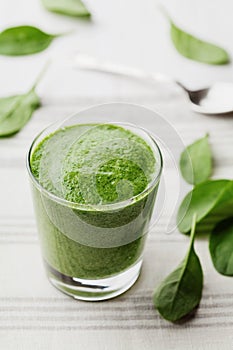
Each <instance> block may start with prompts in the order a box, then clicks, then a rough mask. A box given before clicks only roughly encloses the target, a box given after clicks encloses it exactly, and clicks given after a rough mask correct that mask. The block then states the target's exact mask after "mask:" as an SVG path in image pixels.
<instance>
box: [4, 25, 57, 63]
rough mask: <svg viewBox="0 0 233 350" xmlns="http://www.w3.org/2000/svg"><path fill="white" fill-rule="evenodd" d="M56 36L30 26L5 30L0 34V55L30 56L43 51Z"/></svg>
mask: <svg viewBox="0 0 233 350" xmlns="http://www.w3.org/2000/svg"><path fill="white" fill-rule="evenodd" d="M57 36H58V35H51V34H47V33H45V32H42V31H41V30H40V29H38V28H36V27H31V26H20V27H12V28H8V29H5V30H4V31H3V32H1V33H0V55H8V56H21V55H30V54H33V53H36V52H40V51H43V50H45V49H46V48H47V47H48V46H49V45H50V43H51V42H52V41H53V39H54V38H56V37H57Z"/></svg>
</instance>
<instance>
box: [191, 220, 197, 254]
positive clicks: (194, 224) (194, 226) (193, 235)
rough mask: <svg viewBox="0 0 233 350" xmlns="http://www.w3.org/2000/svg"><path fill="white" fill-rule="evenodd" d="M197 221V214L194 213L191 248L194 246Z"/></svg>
mask: <svg viewBox="0 0 233 350" xmlns="http://www.w3.org/2000/svg"><path fill="white" fill-rule="evenodd" d="M196 221H197V214H196V213H194V214H193V218H192V226H191V233H190V248H191V247H192V246H193V242H194V237H195V229H196Z"/></svg>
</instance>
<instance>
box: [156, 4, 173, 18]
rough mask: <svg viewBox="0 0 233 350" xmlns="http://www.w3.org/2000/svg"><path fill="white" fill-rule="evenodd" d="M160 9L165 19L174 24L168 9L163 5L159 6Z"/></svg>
mask: <svg viewBox="0 0 233 350" xmlns="http://www.w3.org/2000/svg"><path fill="white" fill-rule="evenodd" d="M158 8H159V10H160V11H161V13H162V14H163V15H164V17H165V18H166V19H167V20H168V21H169V22H171V23H172V20H171V18H170V16H169V14H168V11H167V10H166V8H165V7H164V6H163V5H161V4H159V5H158Z"/></svg>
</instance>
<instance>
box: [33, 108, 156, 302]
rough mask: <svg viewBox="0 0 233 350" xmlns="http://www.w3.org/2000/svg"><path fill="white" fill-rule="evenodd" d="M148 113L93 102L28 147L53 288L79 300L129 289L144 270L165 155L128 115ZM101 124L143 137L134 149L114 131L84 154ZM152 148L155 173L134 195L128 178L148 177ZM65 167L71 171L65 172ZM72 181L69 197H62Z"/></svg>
mask: <svg viewBox="0 0 233 350" xmlns="http://www.w3.org/2000/svg"><path fill="white" fill-rule="evenodd" d="M140 113H141V114H140ZM145 113H146V109H145V108H142V107H139V106H135V105H128V104H118V103H113V104H105V105H100V106H96V107H92V108H89V109H87V110H84V111H82V112H79V113H77V114H76V115H74V116H72V117H70V118H68V119H66V120H65V121H64V122H62V123H60V122H59V123H56V124H53V125H52V126H50V127H48V128H47V129H45V130H44V131H43V132H42V133H41V134H40V135H39V136H37V137H36V139H35V140H34V142H33V143H32V146H31V148H30V150H29V153H28V157H27V169H28V173H29V176H30V179H31V184H32V193H33V203H34V208H35V214H36V220H37V227H38V233H39V240H40V245H41V251H42V256H43V260H44V263H45V268H46V271H47V275H48V278H49V280H50V282H51V283H52V284H53V285H54V286H55V287H57V288H58V289H59V290H61V291H63V292H64V293H66V294H68V295H70V296H72V297H74V298H76V299H82V300H91V301H93V300H104V299H109V298H112V297H115V296H117V295H119V294H121V293H123V292H125V291H126V290H127V289H129V288H130V287H131V286H132V285H133V284H134V282H135V281H136V280H137V278H138V276H139V274H140V269H141V265H142V255H143V249H144V244H145V240H146V236H147V233H148V230H149V225H150V220H151V216H152V212H153V208H154V202H155V198H156V194H157V190H158V186H159V180H160V176H161V171H162V156H161V152H160V149H159V147H158V145H157V143H156V141H155V140H154V138H153V137H152V136H151V135H150V134H149V133H148V131H146V130H145V129H143V128H142V127H140V126H137V125H134V124H132V123H128V121H131V120H132V119H131V118H130V116H132V115H134V116H137V117H136V120H134V122H135V121H136V122H137V120H138V116H139V115H141V118H142V120H143V114H145ZM150 113H151V111H150ZM100 125H107V126H108V125H112V126H114V127H115V126H116V127H117V128H118V127H120V128H124V130H127V132H130V133H133V134H134V135H137V136H138V137H140V139H142V140H143V142H142V143H141V142H134V141H133V142H134V143H133V151H132V142H130V144H129V145H128V144H127V142H128V141H127V140H125V138H121V137H118V138H116V139H112V138H111V135H110V134H109V139H107V140H106V139H105V140H104V142H102V143H101V145H100V142H99V141H98V142H99V143H98V146H96V147H92V151H91V152H89V153H88V152H86V153H85V148H83V150H84V152H83V151H82V152H81V151H80V147H83V146H82V145H83V143H85V142H86V141H85V140H86V139H87V135H89V134H93V132H95V133H96V130H97V129H96V128H98V127H99V126H100ZM77 126H79V128H78V129H77ZM80 126H81V127H80ZM109 128H110V129H111V127H109ZM67 130H68V132H69V133H68V132H67ZM77 130H82V131H80V132H78V131H77ZM51 135H53V136H51ZM54 135H55V137H54ZM56 135H60V136H59V137H57V136H56ZM130 135H132V134H130ZM97 138H98V133H97ZM43 140H46V142H44V141H43ZM83 140H84V141H83ZM95 141H96V140H93V139H92V140H90V142H95ZM43 142H44V144H43V146H41V144H42V143H43ZM88 147H89V146H88ZM130 148H131V149H130ZM38 149H40V152H38V151H36V150H38ZM129 149H130V151H129V156H127V155H126V154H128V153H127V152H128V150H129ZM148 150H150V151H148ZM36 152H37V153H38V154H39V156H38V154H37V153H36ZM77 152H81V153H80V154H82V157H83V158H82V159H81V161H82V167H81V168H80V169H81V170H80V169H79V178H78V180H79V188H80V189H81V190H80V191H81V192H82V193H81V194H82V198H84V200H83V202H82V201H81V202H80V201H79V202H77V201H76V200H75V198H74V199H72V198H73V197H72V195H73V192H72V191H73V189H74V188H75V184H76V183H75V179H76V178H75V176H76V173H75V170H74V169H75V166H76V165H75V164H74V165H73V163H72V159H73V158H72V156H73V154H75V155H76V154H77ZM122 152H123V153H124V156H125V155H126V157H129V158H127V167H128V166H129V164H130V167H131V166H132V169H131V170H130V171H128V170H127V169H128V168H127V169H126V167H124V166H123V167H122V164H121V163H122V162H124V159H123V158H122V157H123V156H122ZM148 152H150V154H153V156H154V157H153V159H155V164H154V169H153V174H152V176H151V177H150V180H148V183H147V185H146V187H145V188H144V189H143V191H142V192H140V193H138V194H136V195H134V194H133V190H132V184H131V183H130V182H131V179H132V178H133V179H134V180H133V181H134V184H135V183H137V175H136V173H137V172H139V173H138V174H139V175H140V174H142V178H146V176H147V172H148V169H147V168H146V167H147V165H146V163H147V160H148V159H147V153H148ZM35 154H36V156H35ZM78 154H79V153H78ZM138 154H139V156H138ZM103 155H104V156H103ZM33 157H34V158H33ZM143 157H144V158H145V159H144V158H143ZM32 159H33V161H32ZM119 159H120V160H119ZM112 163H114V166H113V167H112V168H111V169H114V171H117V173H118V180H119V179H120V180H119V181H118V183H117V184H115V183H114V181H112V183H110V184H109V183H108V179H109V177H108V176H111V173H110V172H109V164H112ZM106 164H107V167H106ZM67 167H68V168H70V172H69V173H68V177H67V176H66V177H64V176H63V174H64V168H65V170H66V169H67ZM73 167H74V168H73ZM150 170H151V172H152V169H150ZM121 171H122V174H120V175H119V172H121ZM71 176H72V178H71ZM140 176H141V175H140ZM44 178H46V181H44V182H43V180H44ZM64 179H65V180H64ZM67 179H68V180H67ZM106 179H107V180H106ZM64 181H66V182H64ZM72 181H73V182H72ZM106 181H107V182H106ZM138 181H139V180H138ZM67 184H68V190H69V191H70V192H69V193H70V197H69V198H68V199H67V198H65V196H64V186H66V185H67ZM139 185H140V184H139ZM72 186H73V187H72ZM106 186H115V187H114V188H115V189H116V198H115V199H114V200H113V199H112V198H111V199H110V200H108V199H107V200H99V196H100V195H101V188H102V189H103V187H104V193H105V195H106V193H107V192H106V188H107V187H106ZM130 191H131V192H130ZM90 193H91V198H92V199H93V194H94V195H95V196H96V198H97V199H95V201H94V202H93V201H92V202H91V201H90V200H89V199H90V198H89V196H90ZM114 193H115V192H114ZM125 198H126V199H125Z"/></svg>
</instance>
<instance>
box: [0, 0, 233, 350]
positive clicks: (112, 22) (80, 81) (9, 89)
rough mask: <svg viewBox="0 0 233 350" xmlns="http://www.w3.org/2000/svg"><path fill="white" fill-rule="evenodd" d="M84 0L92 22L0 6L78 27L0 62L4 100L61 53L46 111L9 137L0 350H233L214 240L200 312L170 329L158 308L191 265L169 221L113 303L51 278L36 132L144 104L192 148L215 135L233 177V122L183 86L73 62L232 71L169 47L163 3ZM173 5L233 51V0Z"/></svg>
mask: <svg viewBox="0 0 233 350" xmlns="http://www.w3.org/2000/svg"><path fill="white" fill-rule="evenodd" d="M87 2H88V4H89V7H90V10H91V11H92V12H93V14H94V16H93V22H92V23H91V24H89V23H87V22H84V21H81V20H76V19H69V18H66V17H63V16H58V15H54V14H51V13H48V12H46V11H45V10H44V9H43V8H42V6H41V5H40V2H39V1H37V0H21V1H16V0H8V1H3V0H2V1H1V2H0V25H1V28H4V27H6V26H10V25H17V24H26V23H30V24H35V25H37V26H40V27H41V28H43V29H45V30H47V31H51V32H63V31H65V32H66V31H70V30H71V29H72V30H75V32H74V33H73V34H72V35H70V36H66V37H63V38H61V39H58V40H57V41H56V42H54V43H53V44H52V46H51V48H49V49H48V50H47V51H46V52H44V53H41V54H38V55H34V56H28V57H20V58H9V57H0V76H1V84H0V94H1V96H3V95H7V94H13V93H16V92H20V91H24V90H25V89H27V88H28V87H29V86H30V85H31V84H32V83H33V81H34V79H35V77H36V75H37V74H38V72H39V71H40V69H41V68H42V66H43V65H44V63H45V62H46V61H47V60H48V58H50V57H53V58H56V62H55V63H53V65H52V66H51V68H50V69H49V71H48V73H47V75H46V77H45V79H44V80H43V82H42V83H41V84H40V86H39V88H38V93H39V94H40V96H41V98H42V102H43V106H42V107H41V108H40V109H39V110H38V111H36V113H35V114H34V116H33V119H32V120H31V121H30V123H28V125H27V126H26V127H25V128H24V130H23V131H22V132H20V133H19V134H18V135H16V136H15V137H13V138H9V139H0V169H1V171H0V193H1V196H0V209H1V210H0V212H1V213H0V349H4V350H5V349H7V350H8V349H10V350H13V349H14V350H15V349H17V350H18V349H19V350H21V349H23V350H24V349H48V348H50V349H56V350H57V349H59V350H60V349H69V350H70V349H71V350H73V349H84V348H85V349H88V350H89V349H106V350H107V349H114V350H115V349H116V350H119V349H126V350H128V349H145V350H147V349H159V350H163V349H166V350H167V349H199V350H200V349H204V350H208V349H211V350H215V349H216V350H217V349H223V350H232V348H233V332H232V329H233V280H232V279H231V278H226V277H223V276H220V275H219V274H217V272H216V271H215V270H214V269H213V267H212V263H211V261H210V257H209V253H208V245H207V241H205V240H201V241H198V242H197V244H196V246H197V251H198V253H199V255H200V258H201V262H202V264H203V269H204V274H205V287H204V292H203V299H202V302H201V305H200V308H199V309H198V312H197V314H196V317H195V318H194V319H193V320H191V321H189V322H188V323H186V324H184V325H179V326H178V325H172V324H170V323H167V322H166V321H164V320H162V319H161V318H160V317H159V315H158V313H157V312H156V311H155V310H154V309H153V305H152V299H151V294H152V291H153V289H154V286H156V285H157V284H158V283H159V281H160V280H161V279H162V278H163V277H164V276H165V275H166V274H167V273H169V272H170V271H171V270H172V269H173V268H174V266H175V265H176V264H177V263H178V262H179V261H180V260H181V259H182V257H183V255H184V253H185V251H186V248H187V244H188V241H187V238H186V237H184V236H182V235H181V234H179V233H178V232H177V231H176V232H175V233H174V234H172V235H170V236H168V235H165V234H164V227H165V225H166V221H167V220H168V218H166V217H163V218H162V219H161V221H160V222H159V223H158V225H157V226H156V228H155V229H154V230H153V232H151V234H150V237H149V239H148V243H147V248H146V252H145V261H144V266H143V271H142V275H141V277H140V279H139V281H138V282H137V283H136V285H135V286H134V287H133V288H132V289H131V290H130V291H129V292H127V293H126V294H124V295H123V296H121V297H119V298H117V299H115V300H111V301H108V302H102V303H85V302H78V301H73V300H72V299H71V298H69V297H66V296H64V295H63V294H61V293H59V292H58V291H57V290H55V289H54V288H53V287H52V286H51V285H50V284H49V283H48V281H47V279H46V277H45V273H44V270H43V266H42V261H41V257H40V250H39V245H38V241H37V235H36V226H35V221H34V216H33V209H32V202H31V195H30V188H29V183H28V178H27V174H26V170H25V157H26V152H27V150H28V147H29V145H30V143H31V141H32V140H33V138H34V136H35V135H36V134H37V133H38V132H39V131H41V130H42V129H43V128H44V127H46V126H47V125H48V124H50V123H51V122H53V121H56V120H58V119H62V118H65V117H67V116H68V115H69V114H71V113H74V112H76V111H78V110H80V109H82V108H84V107H88V106H91V105H93V104H97V103H102V102H111V101H123V102H133V103H138V104H141V105H144V106H147V107H150V108H153V109H155V110H157V111H159V112H160V113H161V114H162V115H163V116H164V117H165V118H166V119H167V120H168V121H169V122H170V123H171V124H172V125H173V126H174V127H175V128H176V129H177V131H178V133H179V135H180V137H181V138H182V139H183V141H184V143H185V144H187V143H190V142H192V141H193V140H194V139H195V138H197V137H201V136H202V135H203V134H204V133H206V132H209V133H210V141H211V145H212V147H213V152H214V157H215V171H214V177H216V178H223V177H226V178H232V173H233V158H232V149H233V118H232V116H228V117H224V116H219V117H209V116H203V115H198V114H195V113H192V112H191V111H190V109H189V106H188V104H187V102H186V100H185V96H184V94H183V93H182V92H181V91H179V89H178V88H176V87H175V86H172V85H169V86H166V85H161V84H158V85H156V86H154V87H152V86H146V85H142V84H139V83H136V82H133V81H129V80H127V79H122V78H117V77H115V78H113V77H109V76H102V75H99V74H94V73H86V72H85V73H84V72H78V71H75V70H73V69H71V68H70V67H69V65H68V63H67V61H66V59H65V58H67V57H70V56H71V55H72V54H73V53H75V52H76V51H81V52H87V53H90V54H93V55H96V56H98V57H99V58H104V59H108V60H111V61H114V62H119V63H124V64H128V65H131V66H135V67H141V68H143V69H146V70H148V71H159V72H163V73H165V74H167V75H169V76H174V77H176V78H177V79H178V78H179V79H180V80H181V81H183V82H184V83H186V84H187V85H188V86H192V87H195V86H200V85H201V84H204V85H205V84H206V83H208V82H210V81H214V80H228V81H232V80H233V79H232V78H233V77H232V65H229V66H226V67H212V66H207V65H202V64H198V63H194V62H191V61H188V60H186V59H185V58H182V57H181V56H179V55H178V54H177V53H176V51H175V50H174V49H173V47H172V46H171V43H170V41H169V36H168V24H167V23H166V20H165V19H164V17H163V16H162V14H161V13H160V12H159V10H158V7H157V5H158V2H157V1H153V0H150V1H149V0H148V1H142V0H134V1H133V0H120V1H119V0H118V1H116V0H111V1H107V0H99V1H98V2H97V1H93V0H89V1H87ZM164 4H165V5H166V8H167V9H168V10H169V12H170V13H171V15H172V16H173V17H174V19H176V20H177V23H178V24H179V25H182V26H183V27H184V28H186V29H190V30H192V31H193V32H194V33H195V34H199V35H202V36H203V37H205V38H206V39H209V40H213V41H215V42H216V43H219V44H221V45H223V46H225V47H226V48H227V49H228V51H229V52H230V53H231V55H232V56H233V47H232V29H233V24H232V18H231V17H232V10H233V7H232V3H231V2H230V1H227V0H221V1H220V0H214V1H211V2H209V1H201V0H198V1H195V2H194V1H193V2H191V1H187V0H186V1H184V0H176V1H175V0H174V1H172V2H171V1H170V2H169V1H164ZM65 61H66V63H65ZM140 122H141V121H139V123H140ZM174 190H175V189H174Z"/></svg>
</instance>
